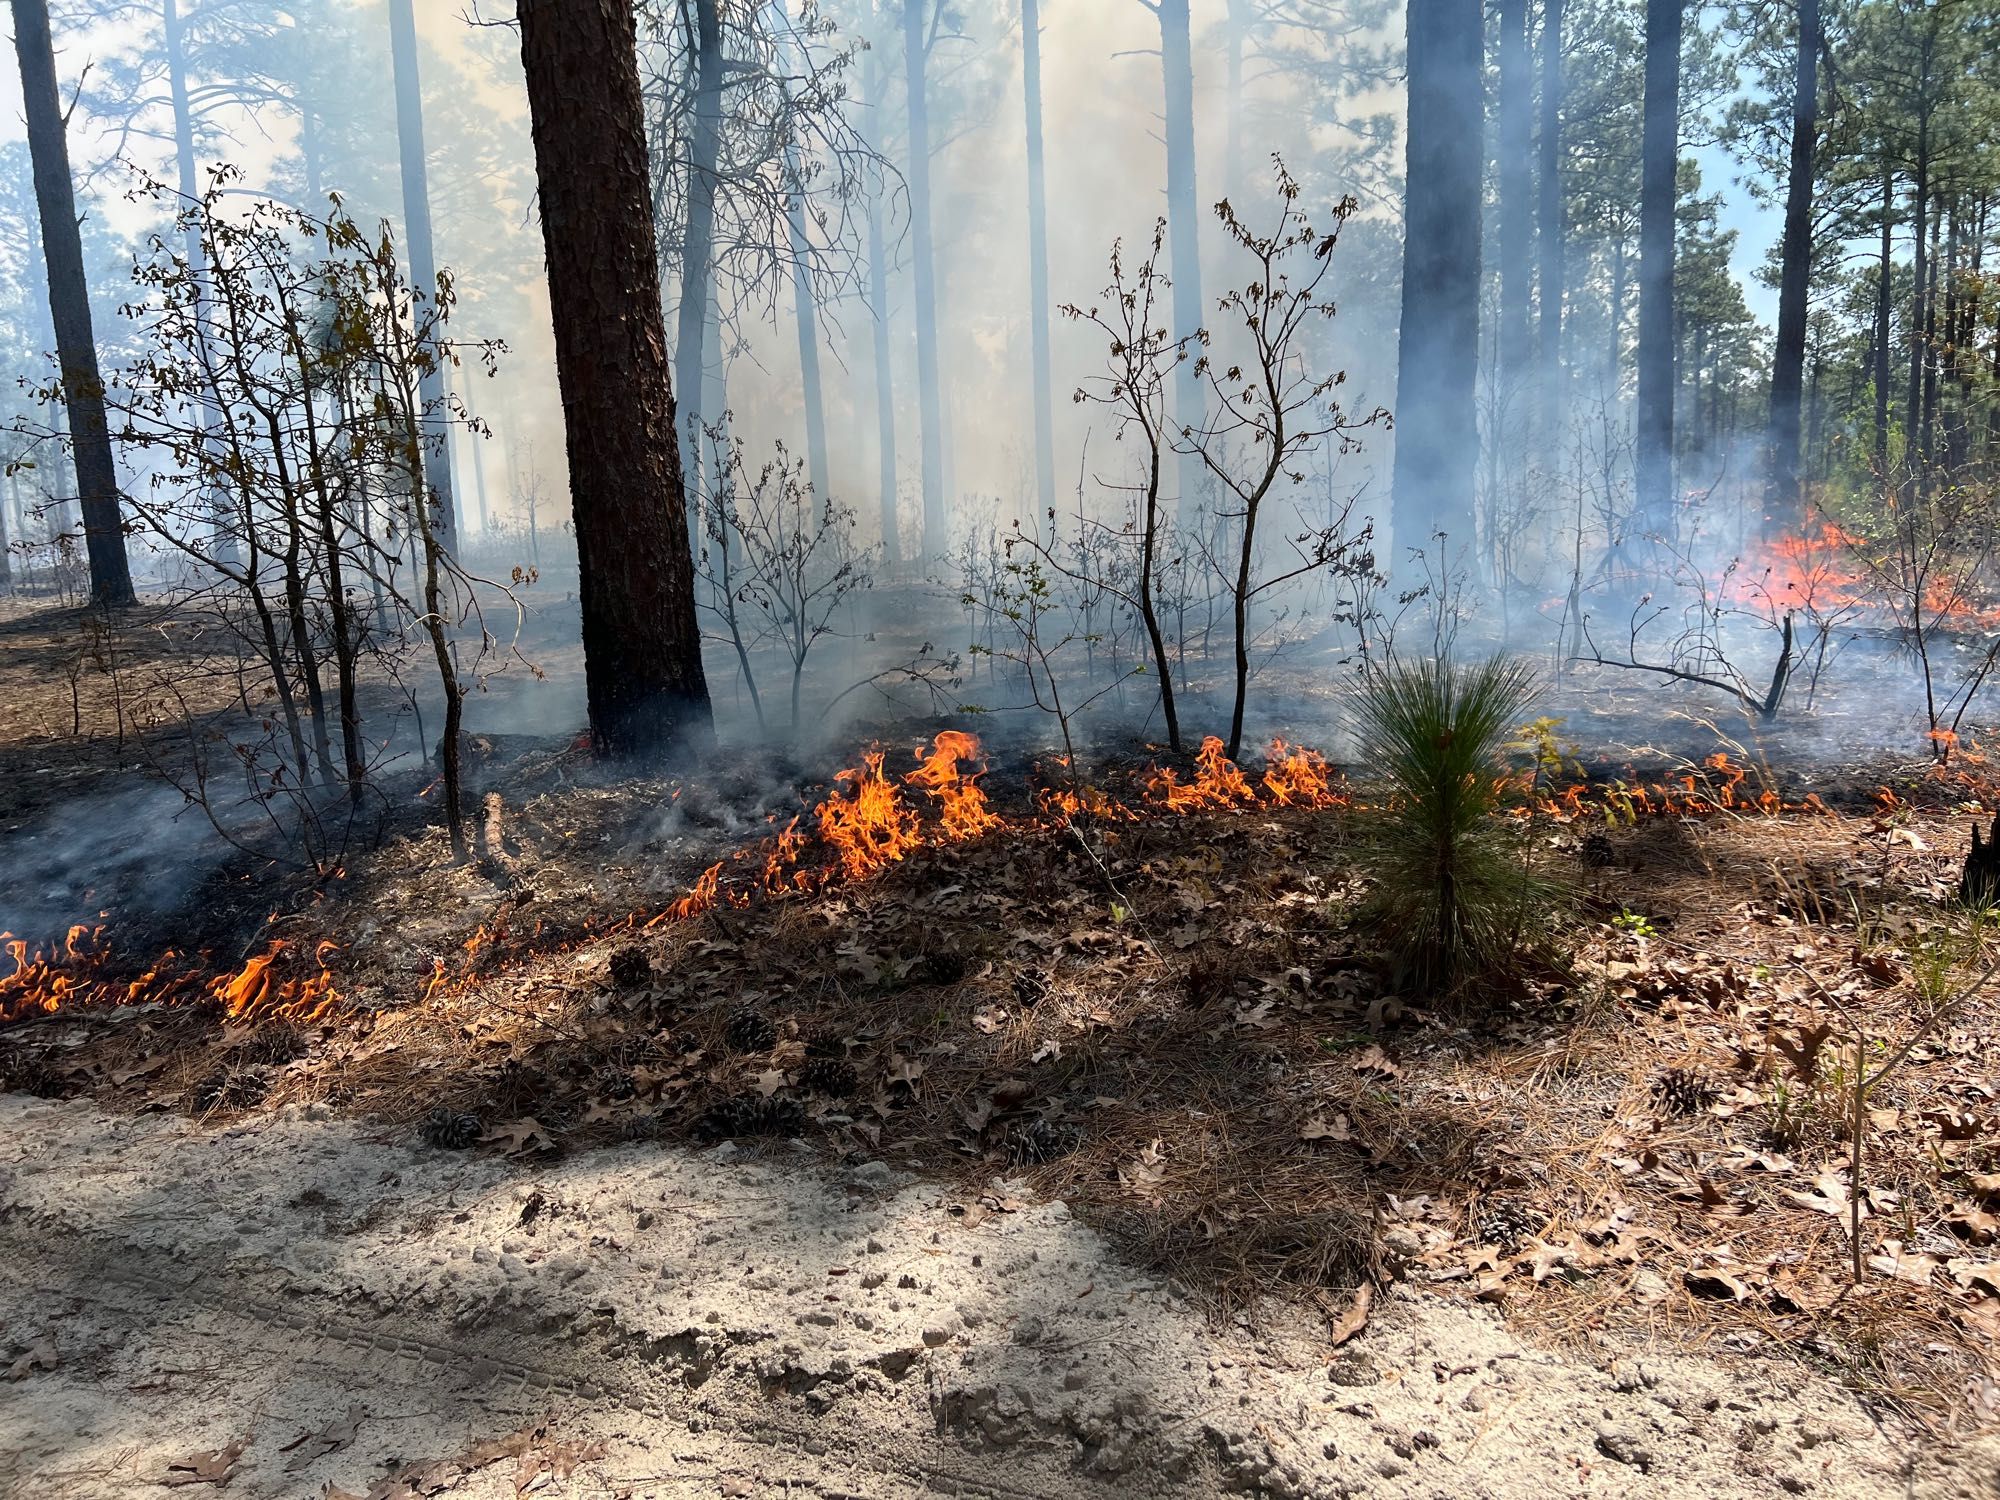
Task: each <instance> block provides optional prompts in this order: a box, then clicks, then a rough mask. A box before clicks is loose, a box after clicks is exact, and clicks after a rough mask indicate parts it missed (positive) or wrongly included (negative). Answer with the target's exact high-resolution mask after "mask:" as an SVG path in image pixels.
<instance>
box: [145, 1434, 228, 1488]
mask: <svg viewBox="0 0 2000 1500" xmlns="http://www.w3.org/2000/svg"><path fill="white" fill-rule="evenodd" d="M249 1446H250V1439H249V1438H247V1437H240V1438H238V1439H237V1440H236V1441H235V1442H233V1443H231V1444H230V1445H229V1446H228V1447H227V1448H213V1449H210V1450H209V1451H208V1452H206V1453H190V1454H189V1455H188V1456H187V1457H186V1458H177V1459H175V1460H174V1461H173V1462H172V1463H170V1464H168V1465H167V1473H166V1477H165V1478H164V1479H162V1480H161V1481H160V1483H162V1484H223V1483H225V1482H227V1480H228V1478H229V1476H230V1475H231V1474H232V1473H233V1472H235V1469H236V1461H237V1460H238V1459H239V1458H241V1457H242V1456H243V1450H244V1449H245V1448H247V1447H249Z"/></svg>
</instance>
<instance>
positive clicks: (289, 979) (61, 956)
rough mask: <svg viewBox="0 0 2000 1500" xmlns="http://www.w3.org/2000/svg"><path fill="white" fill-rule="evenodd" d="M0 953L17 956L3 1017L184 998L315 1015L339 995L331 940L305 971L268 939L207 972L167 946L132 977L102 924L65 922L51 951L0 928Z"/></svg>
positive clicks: (243, 1015) (269, 1013) (1, 1000)
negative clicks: (232, 965)
mask: <svg viewBox="0 0 2000 1500" xmlns="http://www.w3.org/2000/svg"><path fill="white" fill-rule="evenodd" d="M0 951H4V952H5V953H6V955H7V956H8V957H9V958H11V959H12V960H13V962H14V971H13V972H12V973H11V974H6V975H0V1022H4V1021H19V1020H25V1019H26V1018H28V1017H30V1016H40V1015H53V1014H55V1013H56V1012H58V1011H65V1010H81V1009H105V1008H115V1007H118V1006H129V1005H175V1004H183V1005H184V1004H189V1003H208V1004H213V1005H215V1006H216V1007H217V1008H219V1009H220V1010H221V1011H222V1012H223V1014H225V1015H227V1016H229V1017H230V1018H231V1019H234V1020H252V1019H255V1020H263V1019H285V1020H293V1021H317V1020H320V1019H322V1018H323V1017H325V1016H326V1015H327V1013H328V1012H329V1011H331V1010H332V1009H333V1007H334V1006H335V1005H336V1004H337V1003H338V1001H339V998H340V996H339V992H338V991H337V990H336V989H335V988H334V983H333V974H332V972H331V971H330V969H329V968H328V967H327V960H328V958H329V956H330V955H331V954H332V953H334V952H335V951H336V950H335V948H334V945H333V944H332V943H321V944H320V945H319V946H318V948H317V949H316V950H315V951H314V954H313V960H312V967H311V969H309V970H307V971H306V972H303V973H300V972H292V973H289V974H288V973H286V972H285V970H286V968H287V967H288V965H287V964H286V962H285V955H286V954H287V953H288V952H290V951H292V945H291V944H290V943H288V942H287V941H286V940H285V939H283V938H273V939H271V940H270V941H269V942H268V943H267V944H266V945H265V947H264V950H263V951H262V952H261V953H257V954H254V955H252V956H251V957H250V958H249V959H247V960H246V961H245V962H244V964H243V966H242V967H241V968H240V969H236V970H234V971H232V972H229V973H224V974H215V973H212V972H209V971H206V970H204V969H202V968H201V967H199V966H197V965H196V964H194V963H193V962H192V961H190V960H188V959H187V958H185V957H184V956H183V955H182V954H180V953H178V952H176V951H175V950H174V949H171V948H169V949H168V950H167V951H166V952H164V953H162V954H161V955H160V956H159V957H158V958H157V959H156V960H154V962H153V964H152V966H151V967H149V968H148V969H146V971H145V972H144V973H142V974H140V975H138V977H136V978H118V977H116V974H115V971H116V970H117V968H118V964H117V955H116V953H115V952H114V951H113V950H112V949H110V948H109V947H107V946H106V945H105V943H104V931H103V929H102V928H101V927H99V928H92V927H85V926H82V925H78V926H75V927H72V928H70V930H69V935H68V937H67V938H65V939H64V941H63V943H62V944H61V946H60V947H59V948H57V949H56V950H54V951H52V952H45V951H43V950H40V949H31V948H30V947H29V945H28V943H27V942H26V941H25V940H24V939H20V938H14V937H11V936H7V935H5V934H0Z"/></svg>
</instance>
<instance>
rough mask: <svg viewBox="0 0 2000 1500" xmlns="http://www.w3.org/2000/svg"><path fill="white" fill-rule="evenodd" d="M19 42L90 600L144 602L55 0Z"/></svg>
mask: <svg viewBox="0 0 2000 1500" xmlns="http://www.w3.org/2000/svg"><path fill="white" fill-rule="evenodd" d="M13 6H14V49H15V51H16V53H17V54H18V55H19V57H20V62H21V93H22V96H23V102H24V104H25V106H26V112H27V117H28V155H29V159H30V160H31V162H32V163H33V166H34V173H35V204H36V207H37V208H38V210H39V211H40V213H39V216H40V219H41V225H42V255H43V258H44V260H45V262H46V264H47V267H48V285H49V316H50V318H51V320H52V321H53V323H54V325H55V336H56V361H57V365H58V366H59V368H60V370H61V372H62V386H63V404H64V406H65V407H66V408H67V409H68V412H69V428H70V437H71V442H72V446H73V447H74V450H75V453H76V484H77V491H78V494H79V495H80V497H81V499H82V502H83V538H84V548H85V551H86V553H87V554H88V556H89V560H90V599H91V603H93V604H95V605H97V606H98V607H100V608H102V609H122V608H124V607H125V606H127V605H129V604H132V603H134V602H136V600H135V596H134V594H133V592H132V570H131V565H130V563H129V562H128V561H127V560H126V556H125V526H124V522H123V520H122V519H121V518H120V516H119V513H118V465H117V462H116V460H115V459H114V458H113V457H112V453H111V428H110V425H109V423H108V422H107V421H106V419H105V415H104V377H103V376H102V375H101V374H100V373H99V371H98V367H97V338H96V333H95V331H94V330H93V328H92V327H91V318H90V282H89V279H88V278H87V277H86V276H85V274H84V269H83V234H82V232H81V230H80V229H79V228H78V227H77V226H78V220H77V214H76V186H75V184H74V183H73V182H72V181H71V179H70V170H69V142H68V138H67V135H66V133H65V129H64V125H63V112H62V98H61V96H60V95H59V94H58V93H57V90H56V49H55V39H54V37H53V36H51V35H50V32H49V7H48V0H13Z"/></svg>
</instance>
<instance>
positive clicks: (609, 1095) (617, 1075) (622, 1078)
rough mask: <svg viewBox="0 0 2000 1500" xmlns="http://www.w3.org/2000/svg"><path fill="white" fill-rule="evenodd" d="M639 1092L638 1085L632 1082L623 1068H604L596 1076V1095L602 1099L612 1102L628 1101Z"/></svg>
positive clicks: (630, 1076)
mask: <svg viewBox="0 0 2000 1500" xmlns="http://www.w3.org/2000/svg"><path fill="white" fill-rule="evenodd" d="M638 1092H639V1085H638V1084H636V1083H634V1082H633V1081H632V1075H631V1074H630V1073H628V1072H626V1071H625V1069H623V1068H606V1069H605V1070H604V1071H603V1072H602V1073H600V1074H598V1075H597V1093H598V1097H599V1098H602V1099H609V1100H612V1101H614V1102H616V1101H619V1100H624V1099H630V1098H631V1097H632V1096H633V1095H634V1094H636V1093H638Z"/></svg>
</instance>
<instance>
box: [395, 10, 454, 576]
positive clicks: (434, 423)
mask: <svg viewBox="0 0 2000 1500" xmlns="http://www.w3.org/2000/svg"><path fill="white" fill-rule="evenodd" d="M411 4H412V0H389V52H390V60H391V63H392V65H393V67H394V70H395V74H396V140H397V144H398V146H399V148H400V150H401V158H402V175H403V240H404V243H405V246H406V248H407V249H408V251H409V255H410V283H411V285H412V286H414V287H415V288H416V289H417V291H419V292H420V293H422V294H423V297H424V300H425V302H426V304H428V303H429V302H431V301H432V300H433V299H435V298H436V296H437V291H438V279H437V247H436V242H435V240H434V239H433V237H432V233H431V182H430V165H429V162H428V160H427V157H426V152H425V148H424V90H423V80H422V76H421V74H420V73H419V72H418V70H417V20H416V13H415V12H414V11H413V10H412V9H411ZM431 354H432V356H433V358H432V360H431V366H432V367H431V369H429V370H428V371H426V372H425V374H424V378H423V383H422V385H421V387H420V391H421V394H422V397H423V403H424V423H423V426H424V482H425V483H426V484H427V485H428V486H429V487H430V492H431V497H432V505H431V509H432V514H433V516H434V517H435V520H434V523H433V528H434V530H435V532H436V534H437V540H438V544H439V545H440V546H442V547H443V548H444V549H445V550H446V551H448V552H449V551H453V550H455V549H456V548H457V546H458V502H457V499H456V498H455V494H454V491H453V486H452V472H451V420H450V417H449V416H448V415H447V413H446V411H445V389H444V357H443V351H441V350H439V349H436V348H435V347H434V348H433V349H432V350H431Z"/></svg>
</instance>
